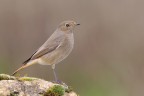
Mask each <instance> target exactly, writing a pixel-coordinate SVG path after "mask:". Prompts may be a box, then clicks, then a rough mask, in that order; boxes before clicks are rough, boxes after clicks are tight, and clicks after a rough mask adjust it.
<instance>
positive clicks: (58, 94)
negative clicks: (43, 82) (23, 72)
mask: <svg viewBox="0 0 144 96" xmlns="http://www.w3.org/2000/svg"><path fill="white" fill-rule="evenodd" d="M64 92H65V90H64V88H63V87H62V86H61V85H54V86H53V87H51V88H50V89H48V90H47V92H46V93H45V94H44V96H63V95H64Z"/></svg>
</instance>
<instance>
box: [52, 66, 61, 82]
mask: <svg viewBox="0 0 144 96" xmlns="http://www.w3.org/2000/svg"><path fill="white" fill-rule="evenodd" d="M52 69H53V74H54V78H55V82H56V83H60V81H59V80H58V78H57V75H56V71H55V65H52Z"/></svg>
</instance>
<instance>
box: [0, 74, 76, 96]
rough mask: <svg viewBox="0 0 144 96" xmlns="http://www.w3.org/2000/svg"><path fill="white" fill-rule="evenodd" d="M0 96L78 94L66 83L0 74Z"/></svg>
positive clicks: (63, 95) (72, 95) (65, 95)
mask: <svg viewBox="0 0 144 96" xmlns="http://www.w3.org/2000/svg"><path fill="white" fill-rule="evenodd" d="M0 96H78V95H77V94H76V93H75V92H73V91H72V90H71V89H69V88H68V86H66V85H61V84H56V83H52V82H49V81H45V80H42V79H38V78H32V77H13V76H9V75H6V74H0Z"/></svg>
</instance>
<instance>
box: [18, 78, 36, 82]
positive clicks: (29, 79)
mask: <svg viewBox="0 0 144 96" xmlns="http://www.w3.org/2000/svg"><path fill="white" fill-rule="evenodd" d="M36 79H37V78H32V77H21V78H19V79H18V80H20V81H33V80H36Z"/></svg>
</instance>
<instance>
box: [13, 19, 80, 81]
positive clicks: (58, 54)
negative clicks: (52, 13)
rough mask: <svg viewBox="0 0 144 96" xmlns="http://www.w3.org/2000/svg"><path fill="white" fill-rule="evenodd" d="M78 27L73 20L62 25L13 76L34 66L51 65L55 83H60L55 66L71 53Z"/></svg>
mask: <svg viewBox="0 0 144 96" xmlns="http://www.w3.org/2000/svg"><path fill="white" fill-rule="evenodd" d="M78 25H80V24H79V23H76V22H75V21H73V20H67V21H63V22H62V23H60V24H59V25H58V27H57V29H56V30H55V31H54V33H53V34H52V35H51V36H50V37H49V38H48V39H47V41H46V42H45V43H44V44H43V45H42V46H41V47H40V48H38V50H36V51H35V52H34V53H33V54H32V55H31V56H30V58H28V59H27V60H26V61H24V62H23V63H22V66H21V67H20V68H18V69H17V70H16V71H14V73H13V74H12V75H13V76H14V75H15V74H16V73H17V72H19V71H20V70H22V69H24V68H26V67H28V66H31V65H34V64H41V65H50V66H51V67H52V69H53V74H54V78H55V81H56V82H58V78H57V74H56V72H55V65H56V64H58V63H59V62H61V61H62V60H64V59H65V58H66V57H67V56H68V55H69V54H70V53H71V51H72V49H73V46H74V28H75V27H76V26H78Z"/></svg>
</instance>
